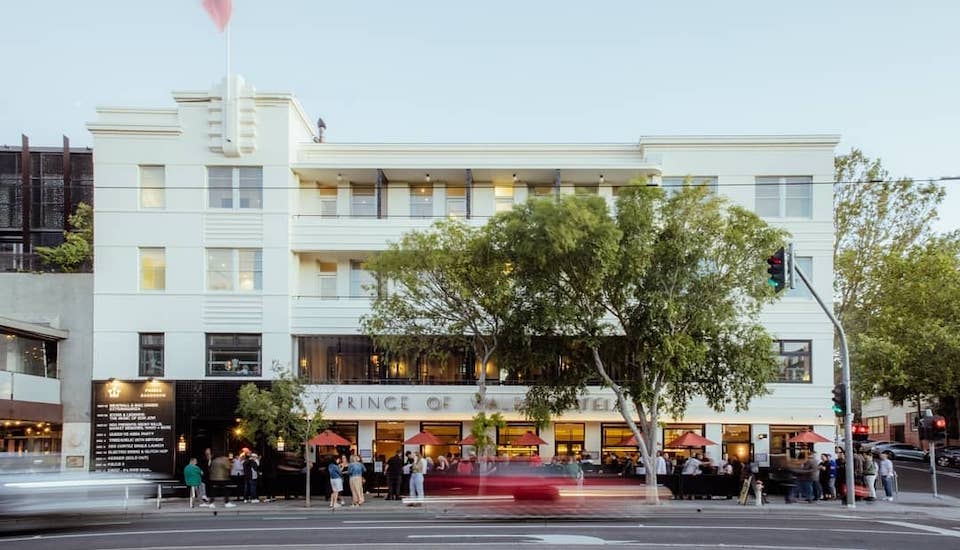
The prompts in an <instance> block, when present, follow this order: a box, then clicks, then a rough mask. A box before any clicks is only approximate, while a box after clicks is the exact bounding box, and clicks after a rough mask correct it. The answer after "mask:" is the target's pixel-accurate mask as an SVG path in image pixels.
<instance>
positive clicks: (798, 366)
mask: <svg viewBox="0 0 960 550" xmlns="http://www.w3.org/2000/svg"><path fill="white" fill-rule="evenodd" d="M810 349H811V342H810V340H778V341H776V342H774V343H773V350H774V353H776V354H777V355H778V356H779V357H780V373H779V374H778V376H777V377H776V378H775V379H774V380H773V382H802V383H807V384H809V383H810V382H811V381H812V375H811V372H812V371H811V363H810V356H811V353H810Z"/></svg>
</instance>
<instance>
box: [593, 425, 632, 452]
mask: <svg viewBox="0 0 960 550" xmlns="http://www.w3.org/2000/svg"><path fill="white" fill-rule="evenodd" d="M631 437H633V432H632V431H631V430H630V427H629V426H627V425H626V424H602V425H601V426H600V456H604V455H606V454H607V453H616V454H618V455H623V454H626V453H630V452H636V450H637V446H636V445H628V443H629V440H630V438H631Z"/></svg>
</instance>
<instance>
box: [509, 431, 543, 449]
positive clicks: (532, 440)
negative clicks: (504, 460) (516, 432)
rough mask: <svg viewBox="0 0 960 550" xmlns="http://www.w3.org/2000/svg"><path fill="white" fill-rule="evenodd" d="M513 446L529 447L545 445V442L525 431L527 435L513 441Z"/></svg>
mask: <svg viewBox="0 0 960 550" xmlns="http://www.w3.org/2000/svg"><path fill="white" fill-rule="evenodd" d="M513 444H514V445H516V446H518V447H529V446H533V445H546V444H547V442H546V441H544V440H542V439H540V436H538V435H537V434H535V433H533V432H531V431H529V430H527V433H525V434H523V435H521V436H520V437H518V438H516V439H514V440H513Z"/></svg>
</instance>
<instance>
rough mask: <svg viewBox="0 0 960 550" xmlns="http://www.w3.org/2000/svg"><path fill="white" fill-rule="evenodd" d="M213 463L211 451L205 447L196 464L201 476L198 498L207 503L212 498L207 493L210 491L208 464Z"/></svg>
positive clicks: (211, 500)
mask: <svg viewBox="0 0 960 550" xmlns="http://www.w3.org/2000/svg"><path fill="white" fill-rule="evenodd" d="M211 464H213V451H211V450H210V447H207V448H206V449H204V450H203V458H201V459H200V461H199V463H197V466H199V467H200V472H201V474H202V475H201V478H200V498H201V499H202V500H203V502H204V503H207V504H209V503H210V502H213V499H211V498H210V495H209V494H208V493H209V492H210V491H212V488H211V487H210V465H211Z"/></svg>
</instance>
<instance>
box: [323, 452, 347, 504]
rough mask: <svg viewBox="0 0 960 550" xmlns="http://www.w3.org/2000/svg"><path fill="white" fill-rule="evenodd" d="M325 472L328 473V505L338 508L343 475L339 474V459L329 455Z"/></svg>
mask: <svg viewBox="0 0 960 550" xmlns="http://www.w3.org/2000/svg"><path fill="white" fill-rule="evenodd" d="M327 472H328V473H329V474H330V507H331V508H339V507H340V492H341V491H343V476H342V475H341V474H340V460H339V459H338V458H337V457H336V456H332V457H330V464H329V465H328V466H327Z"/></svg>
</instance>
